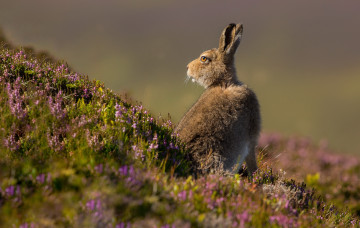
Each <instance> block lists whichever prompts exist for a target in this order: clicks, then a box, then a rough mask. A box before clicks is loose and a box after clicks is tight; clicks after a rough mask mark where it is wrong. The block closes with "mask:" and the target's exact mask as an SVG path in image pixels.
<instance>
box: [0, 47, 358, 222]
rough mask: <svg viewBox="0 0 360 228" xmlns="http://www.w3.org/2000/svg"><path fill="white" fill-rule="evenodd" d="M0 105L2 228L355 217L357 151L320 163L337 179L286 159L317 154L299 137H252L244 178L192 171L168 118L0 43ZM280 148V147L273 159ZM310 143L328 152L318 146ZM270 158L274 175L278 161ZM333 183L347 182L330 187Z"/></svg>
mask: <svg viewBox="0 0 360 228" xmlns="http://www.w3.org/2000/svg"><path fill="white" fill-rule="evenodd" d="M0 107H1V109H0V140H1V142H2V143H0V224H1V226H3V227H11V226H14V227H219V226H222V227H244V226H245V227H317V226H319V227H323V226H326V227H327V226H353V227H359V226H360V223H359V217H357V215H356V213H358V207H359V205H358V201H357V200H358V197H359V196H358V192H359V191H358V188H359V186H358V183H359V182H358V178H359V174H358V173H359V169H360V162H359V160H356V159H355V160H354V158H352V157H351V158H345V157H344V158H342V157H340V158H339V159H345V160H346V161H350V160H351V161H352V163H351V164H350V165H346V167H343V166H342V165H341V164H343V163H342V162H343V160H341V161H340V162H338V163H336V164H335V165H334V164H333V162H337V160H336V159H335V160H336V161H333V159H330V160H329V161H328V163H325V166H326V164H328V166H329V168H328V172H327V173H328V174H331V175H332V172H334V173H335V172H336V173H337V174H339V176H341V177H342V178H344V179H346V180H348V181H345V182H344V180H343V179H342V181H343V182H340V180H339V181H338V180H337V179H336V176H334V179H332V176H330V177H328V179H327V181H323V177H324V175H325V174H326V171H324V170H325V168H321V170H320V171H316V168H314V169H310V170H309V169H301V167H300V166H299V167H298V166H296V165H295V164H297V163H296V162H298V160H296V159H295V158H296V157H299V156H302V157H301V159H307V160H311V157H312V156H313V152H314V151H315V152H314V154H318V152H317V151H318V148H317V147H312V146H311V144H303V141H302V140H301V139H300V140H298V139H285V138H283V137H278V136H277V135H274V134H266V135H263V137H262V139H261V141H260V147H259V150H260V153H259V156H258V159H259V167H260V168H259V170H258V171H257V172H256V173H255V175H254V177H253V178H251V179H250V178H247V177H243V176H242V175H235V176H228V177H225V176H216V175H208V176H201V177H198V178H195V177H194V175H193V174H194V168H193V166H192V163H191V161H190V160H189V158H188V156H187V151H185V150H184V145H182V144H181V142H179V140H178V139H177V137H176V135H174V134H173V133H172V132H173V124H172V123H171V121H170V120H168V119H164V118H161V117H154V116H152V115H151V114H150V113H149V111H147V110H146V109H144V108H143V107H142V105H140V104H137V103H135V102H132V101H129V100H128V99H127V98H124V97H120V96H119V95H117V94H115V93H114V92H112V91H111V90H109V89H107V88H105V87H104V85H103V84H102V83H101V82H100V81H94V80H89V79H88V78H87V77H86V76H84V75H81V74H78V73H75V72H72V71H71V70H70V69H69V68H68V66H67V65H66V64H63V63H49V62H46V61H41V60H39V59H37V58H34V57H32V55H30V54H27V53H26V52H24V51H23V50H17V51H14V50H9V49H7V48H6V47H3V48H2V50H1V51H0ZM289 145H290V146H292V147H291V148H290V147H289ZM284 148H286V150H287V153H286V154H287V155H288V157H286V156H283V157H285V158H286V159H284V160H282V159H283V157H281V156H280V158H276V159H275V157H276V155H277V153H280V151H282V150H284ZM289 148H290V149H289ZM304 148H306V150H307V152H306V153H305V152H304ZM321 153H322V154H321V158H326V157H328V158H332V157H331V156H332V155H330V154H329V153H328V151H327V150H326V149H323V148H322V150H321ZM293 156H294V157H295V158H293ZM319 156H320V155H319ZM329 156H330V157H329ZM304 157H305V158H304ZM282 161H283V162H284V164H285V163H286V164H287V165H288V167H287V168H288V169H289V170H290V171H289V172H288V174H286V175H285V173H284V171H281V172H280V171H279V167H278V166H280V167H281V164H282V163H281V162H282ZM318 161H319V162H321V161H324V160H323V159H322V160H321V159H318ZM289 164H290V165H289ZM333 167H336V171H331V170H333ZM284 170H285V171H287V170H286V169H284ZM323 172H324V173H323ZM318 173H319V174H318ZM343 173H346V174H347V176H346V175H341V174H343ZM289 174H290V176H291V175H293V174H301V175H305V177H303V179H301V177H298V179H296V180H292V179H291V178H288V175H289ZM349 175H350V176H349ZM302 180H305V183H304V182H302ZM354 181H357V182H356V183H354ZM329 183H331V184H329ZM339 185H340V186H341V188H346V189H347V191H345V190H344V191H342V190H341V191H340V192H339V191H335V188H336V186H339ZM345 185H346V186H345ZM308 186H310V187H308ZM326 186H331V187H330V188H326ZM312 187H315V189H316V190H315V189H314V188H312ZM333 190H334V191H333ZM328 195H329V196H328ZM342 197H345V198H344V199H347V200H348V201H345V202H348V205H349V206H350V209H348V208H347V207H345V206H344V205H342V204H341V203H340V202H344V201H343V198H342Z"/></svg>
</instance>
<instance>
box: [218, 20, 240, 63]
mask: <svg viewBox="0 0 360 228" xmlns="http://www.w3.org/2000/svg"><path fill="white" fill-rule="evenodd" d="M242 32H243V26H242V24H237V25H236V24H229V25H228V26H227V27H226V28H225V29H224V31H223V32H222V34H221V36H220V41H219V51H220V52H224V54H225V55H227V56H232V55H234V54H235V51H236V49H237V48H238V46H239V44H240V40H241V35H242Z"/></svg>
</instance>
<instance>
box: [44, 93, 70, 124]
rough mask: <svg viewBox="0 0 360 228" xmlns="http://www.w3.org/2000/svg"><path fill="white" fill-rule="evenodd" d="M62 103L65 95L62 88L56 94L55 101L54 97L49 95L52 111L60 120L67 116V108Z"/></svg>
mask: <svg viewBox="0 0 360 228" xmlns="http://www.w3.org/2000/svg"><path fill="white" fill-rule="evenodd" d="M62 103H63V97H62V91H61V90H60V91H59V93H58V94H57V95H56V97H55V101H54V100H53V98H52V97H51V96H49V100H48V104H49V108H50V112H51V114H53V116H55V117H56V119H58V120H62V119H64V118H65V116H66V109H65V108H62Z"/></svg>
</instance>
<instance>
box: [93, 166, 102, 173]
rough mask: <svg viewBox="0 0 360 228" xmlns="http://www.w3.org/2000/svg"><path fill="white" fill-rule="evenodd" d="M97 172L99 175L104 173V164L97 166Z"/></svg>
mask: <svg viewBox="0 0 360 228" xmlns="http://www.w3.org/2000/svg"><path fill="white" fill-rule="evenodd" d="M94 169H95V171H96V172H98V173H102V172H103V164H99V165H97V166H95V168H94Z"/></svg>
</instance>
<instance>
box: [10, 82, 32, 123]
mask: <svg viewBox="0 0 360 228" xmlns="http://www.w3.org/2000/svg"><path fill="white" fill-rule="evenodd" d="M20 89H21V78H20V77H18V78H16V81H15V82H14V83H13V89H12V88H11V84H10V83H7V87H6V90H7V94H8V96H9V107H10V111H11V113H12V114H13V115H14V116H16V118H18V119H19V120H21V119H24V118H25V117H26V116H27V110H26V108H23V106H24V100H23V97H22V96H21V95H20Z"/></svg>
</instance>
